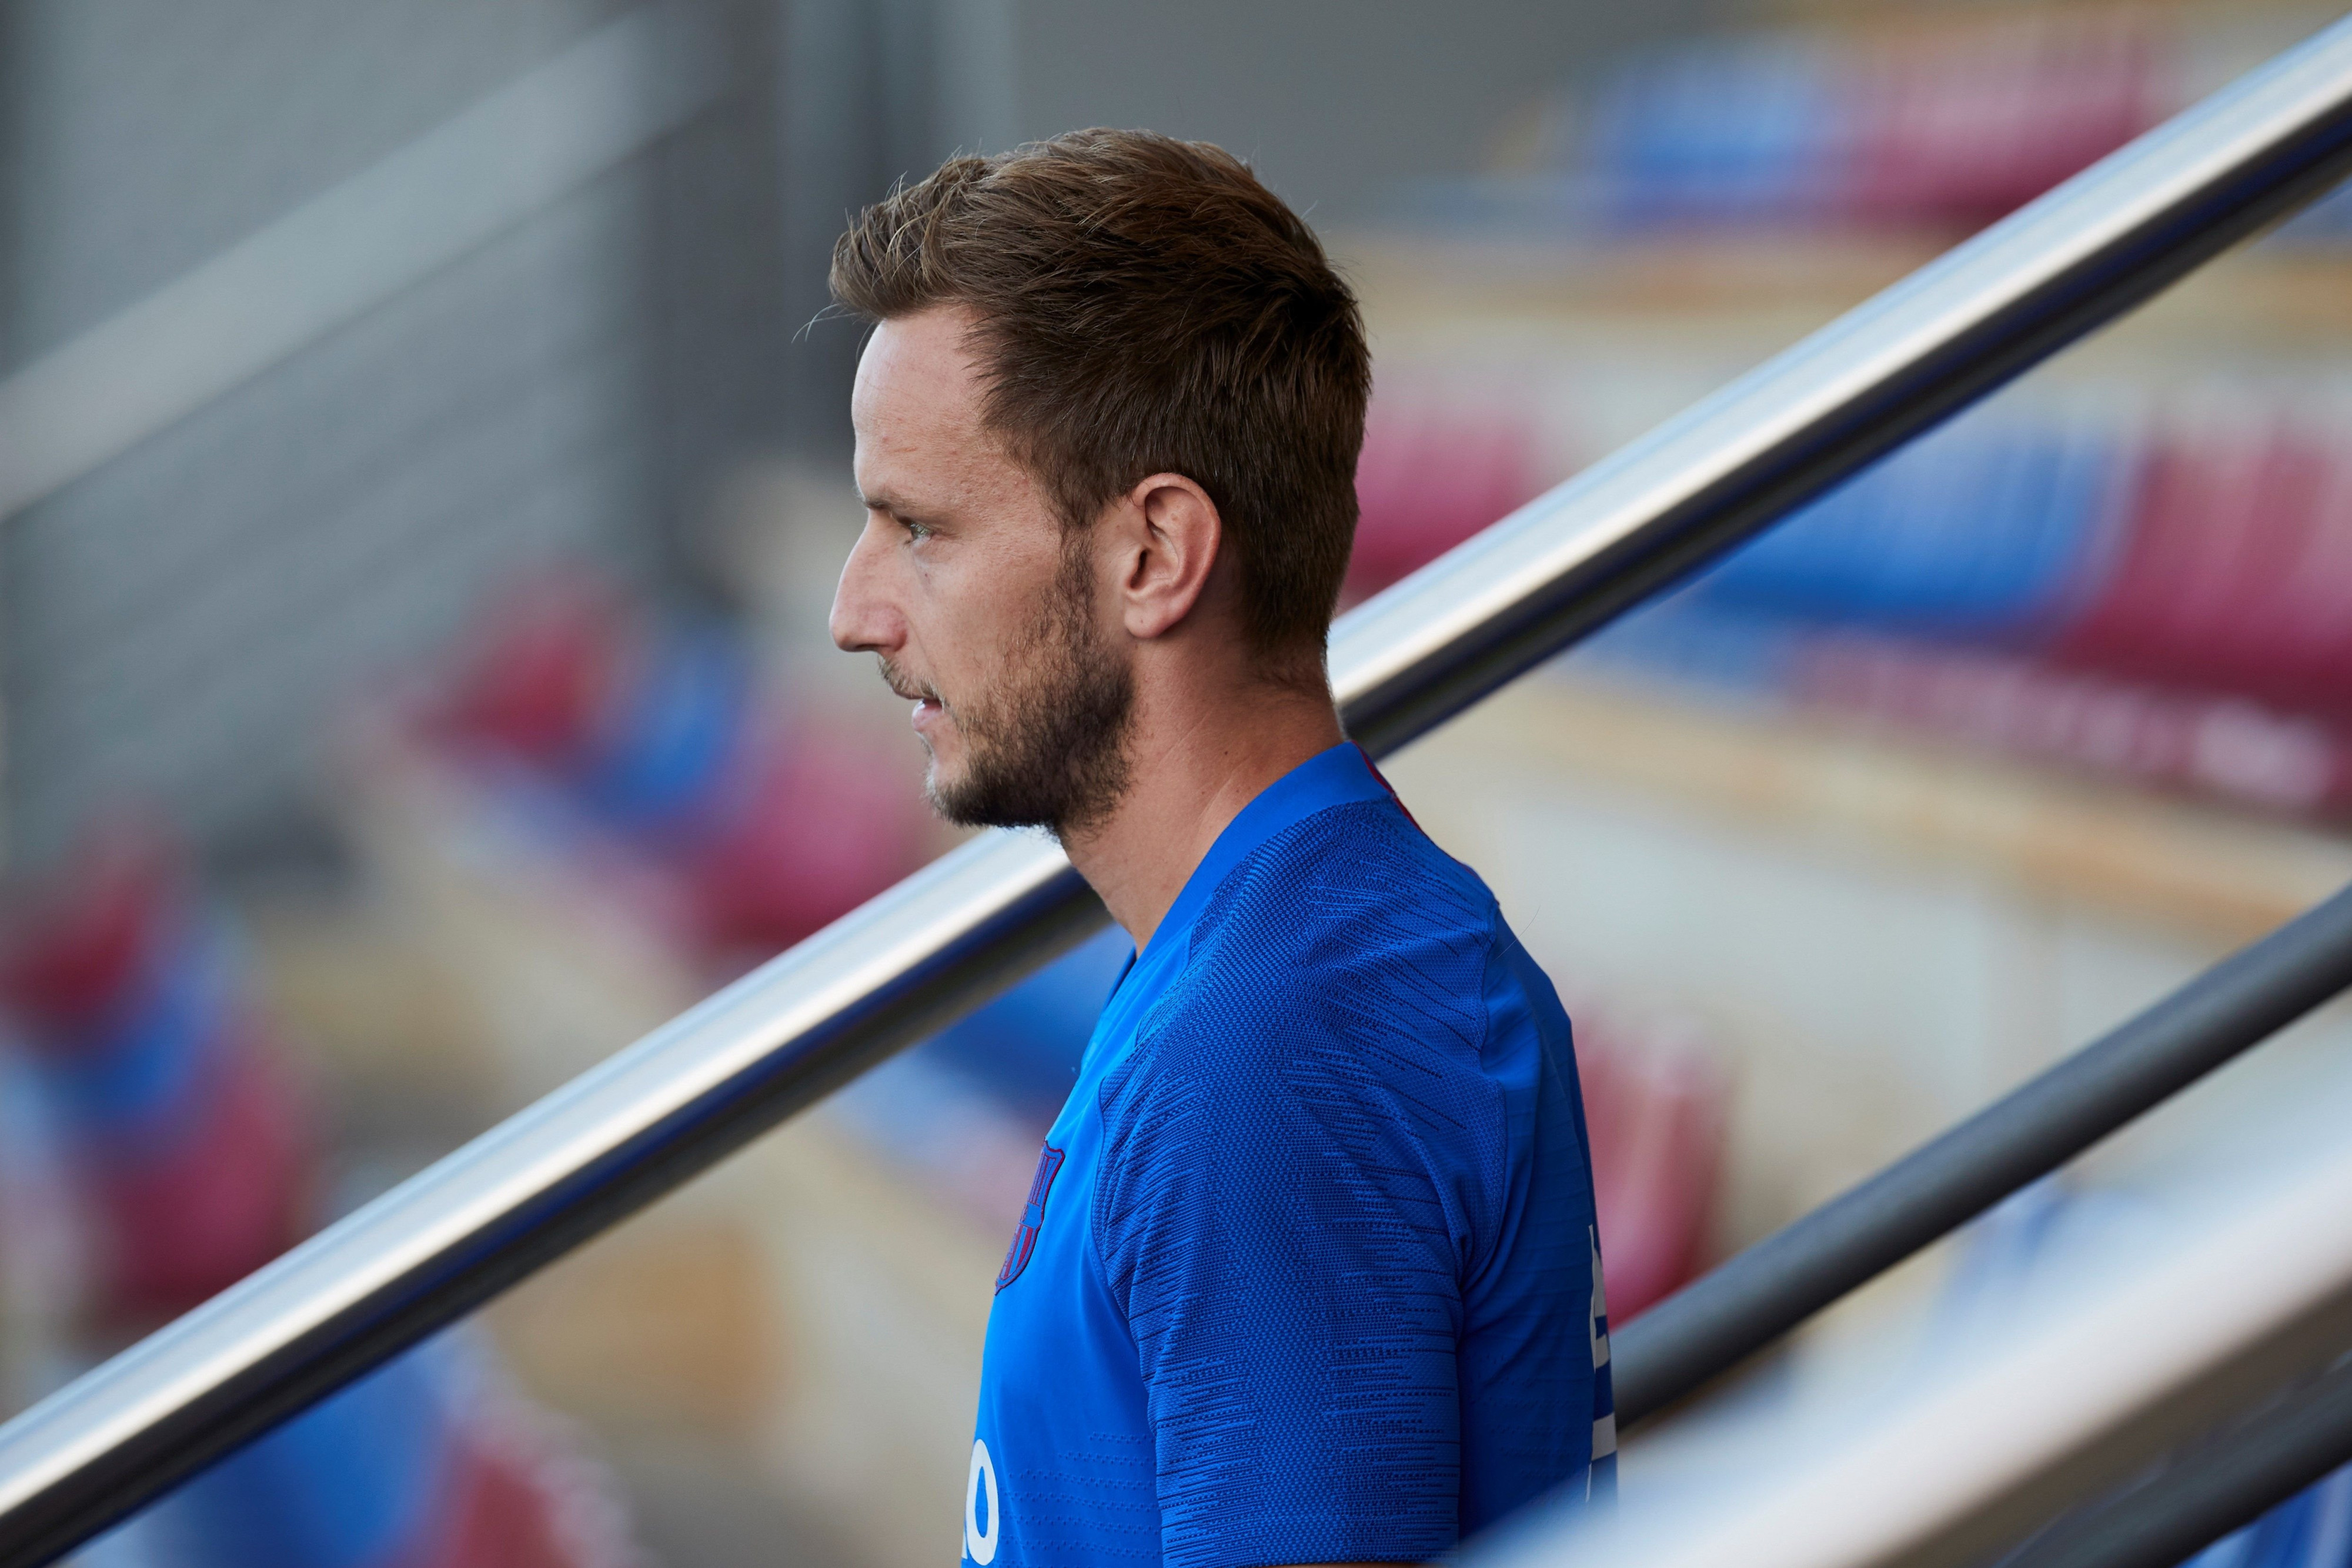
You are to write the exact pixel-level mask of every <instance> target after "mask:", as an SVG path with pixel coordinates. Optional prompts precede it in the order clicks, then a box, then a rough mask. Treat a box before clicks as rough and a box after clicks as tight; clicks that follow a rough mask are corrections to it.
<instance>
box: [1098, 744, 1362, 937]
mask: <svg viewBox="0 0 2352 1568" xmlns="http://www.w3.org/2000/svg"><path fill="white" fill-rule="evenodd" d="M1361 800H1388V801H1391V802H1393V801H1394V800H1396V791H1395V790H1393V789H1390V788H1389V783H1388V780H1387V779H1383V778H1381V776H1380V773H1379V771H1378V770H1377V769H1376V768H1373V767H1372V759H1371V758H1369V757H1367V756H1365V755H1364V752H1363V748H1362V747H1359V746H1358V745H1356V743H1355V742H1353V741H1351V740H1343V741H1341V742H1340V743H1339V745H1337V746H1335V747H1331V748H1330V749H1329V750H1328V751H1318V752H1317V753H1316V754H1315V755H1314V756H1312V757H1310V758H1307V760H1306V761H1304V762H1302V763H1300V764H1299V765H1298V766H1297V767H1296V768H1292V769H1291V770H1290V771H1289V772H1287V773H1286V774H1284V775H1283V776H1282V777H1281V778H1279V779H1276V780H1275V781H1274V782H1273V783H1271V784H1269V785H1267V786H1266V787H1265V789H1261V790H1259V791H1258V794H1257V798H1256V799H1255V800H1252V801H1251V802H1250V803H1249V804H1248V805H1246V806H1244V807H1243V808H1242V810H1241V814H1240V815H1239V816H1236V817H1235V818H1234V820H1233V821H1230V822H1228V823H1226V824H1225V831H1223V832H1221V833H1219V834H1218V835H1217V841H1216V842H1215V843H1213V844H1211V845H1210V846H1209V852H1208V853H1207V854H1205V855H1203V856H1202V857H1201V863H1200V864H1199V865H1197V866H1195V867H1193V868H1192V875H1191V876H1190V877H1188V878H1186V879H1185V883H1184V890H1183V891H1182V892H1181V893H1179V894H1177V895H1176V902H1175V903H1174V904H1171V905H1169V908H1168V914H1167V916H1166V918H1164V919H1162V920H1161V921H1160V925H1159V928H1158V929H1156V930H1155V931H1153V932H1152V934H1151V942H1150V946H1147V947H1146V948H1145V949H1144V951H1143V953H1142V954H1140V955H1139V956H1138V962H1140V961H1141V960H1142V959H1143V958H1144V957H1148V956H1150V955H1152V954H1156V953H1159V952H1160V951H1161V950H1162V949H1164V948H1166V947H1168V946H1171V945H1173V944H1175V943H1179V942H1181V941H1182V940H1183V939H1184V936H1185V935H1186V933H1188V932H1190V931H1191V930H1192V923H1193V922H1194V921H1195V920H1198V919H1199V918H1200V917H1201V911H1202V909H1204V908H1205V907H1207V905H1208V902H1209V899H1210V897H1211V896H1212V895H1213V894H1215V892H1216V891H1217V888H1218V886H1219V885H1220V884H1221V883H1223V882H1224V880H1225V877H1226V874H1227V873H1230V872H1231V871H1232V870H1233V869H1234V867H1235V866H1237V865H1239V864H1241V862H1244V860H1247V859H1248V858H1249V857H1250V855H1251V853H1252V852H1254V851H1255V850H1256V849H1257V847H1258V846H1259V845H1261V844H1263V843H1265V841H1267V840H1268V839H1271V838H1273V837H1274V836H1275V835H1276V834H1277V833H1279V832H1282V831H1284V830H1285V829H1287V828H1290V827H1292V826H1294V825H1296V824H1297V823H1299V822H1302V821H1306V820H1307V818H1309V817H1311V816H1313V815H1315V813H1316V812H1318V811H1328V810H1330V809H1331V808H1332V807H1334V806H1347V805H1352V804H1354V803H1356V802H1358V801H1361Z"/></svg>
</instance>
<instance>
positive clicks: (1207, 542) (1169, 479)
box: [1118, 474, 1224, 642]
mask: <svg viewBox="0 0 2352 1568" xmlns="http://www.w3.org/2000/svg"><path fill="white" fill-rule="evenodd" d="M1118 510H1119V511H1120V513H1121V514H1123V515H1122V517H1120V522H1121V523H1122V524H1123V525H1124V527H1122V528H1119V529H1118V543H1119V547H1120V549H1119V556H1120V559H1119V563H1118V569H1119V570H1118V597H1119V612H1120V616H1121V619H1122V620H1123V622H1125V624H1126V627H1127V633H1128V635H1129V636H1130V637H1133V638H1135V639H1136V640H1137V641H1138V642H1150V640H1151V639H1153V638H1155V637H1162V636H1165V635H1167V633H1168V632H1171V631H1172V630H1174V629H1175V628H1176V627H1177V626H1179V625H1181V624H1182V623H1183V621H1184V619H1185V617H1187V616H1189V615H1190V614H1192V610H1193V607H1194V606H1195V605H1197V604H1198V603H1199V602H1200V601H1201V594H1202V591H1203V590H1205V589H1206V588H1207V586H1208V582H1209V573H1210V571H1211V570H1213V568H1214V567H1215V566H1216V564H1217V552H1218V550H1219V549H1221V548H1222V547H1223V543H1224V523H1223V519H1222V518H1220V517H1218V516H1217V504H1216V503H1215V502H1214V501H1212V500H1211V499H1209V493H1208V492H1207V491H1206V490H1203V489H1202V488H1201V486H1198V485H1196V484H1194V483H1193V482H1192V480H1190V479H1187V478H1185V477H1184V476H1182V475H1181V474H1154V475H1153V476H1150V478H1148V479H1146V480H1144V481H1143V482H1142V483H1141V484H1139V485H1138V486H1136V487H1135V488H1134V489H1132V490H1130V491H1129V492H1128V493H1127V496H1126V497H1125V499H1124V500H1123V501H1121V502H1120V504H1119V507H1118Z"/></svg>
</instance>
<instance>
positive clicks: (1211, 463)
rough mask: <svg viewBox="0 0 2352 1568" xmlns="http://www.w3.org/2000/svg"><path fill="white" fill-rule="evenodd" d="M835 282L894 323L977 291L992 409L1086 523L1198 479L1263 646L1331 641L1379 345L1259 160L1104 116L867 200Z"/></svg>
mask: <svg viewBox="0 0 2352 1568" xmlns="http://www.w3.org/2000/svg"><path fill="white" fill-rule="evenodd" d="M833 293H834V298H835V299H837V300H839V301H840V302H841V303H842V304H843V305H844V306H845V307H847V308H849V309H851V310H853V311H855V312H856V313H857V314H859V315H861V316H864V317H866V318H867V319H871V320H877V321H879V320H887V319H891V318H894V317H903V316H910V315H913V314H915V313H917V312H919V311H921V310H925V309H929V308H931V307H933V306H938V305H961V306H963V307H966V308H969V309H971V311H972V313H973V315H974V316H975V318H976V319H977V322H978V326H977V333H978V336H979V340H980V343H981V346H982V353H983V354H984V356H985V358H986V361H987V366H988V376H989V390H988V392H987V396H986V402H985V405H984V407H985V413H984V417H985V418H986V419H987V421H988V423H989V424H990V426H991V427H992V428H993V429H994V430H996V431H997V432H998V433H999V434H1001V435H1003V437H1004V438H1005V439H1006V440H1007V441H1008V443H1009V444H1010V446H1011V449H1012V451H1013V455H1014V456H1015V457H1016V458H1017V459H1019V460H1020V461H1021V462H1022V463H1023V464H1024V465H1026V466H1027V467H1028V468H1029V470H1030V471H1031V472H1032V473H1033V474H1034V475H1035V476H1036V477H1037V478H1038V480H1039V482H1040V484H1041V485H1042V486H1043V487H1044V488H1045V493H1046V495H1047V497H1048V498H1049V499H1050V500H1051V501H1052V502H1053V504H1054V506H1055V509H1056V510H1057V511H1058V512H1059V513H1060V514H1061V516H1062V517H1063V520H1064V522H1065V524H1066V525H1067V526H1071V527H1077V526H1082V525H1084V524H1086V523H1087V522H1090V521H1091V520H1092V519H1093V518H1095V517H1097V516H1099V515H1100V513H1101V511H1102V508H1103V507H1105V506H1107V505H1108V504H1109V503H1110V502H1111V501H1112V500H1114V499H1116V498H1117V497H1119V496H1122V495H1124V494H1126V493H1127V491H1128V490H1129V488H1131V487H1132V486H1135V485H1136V484H1138V483H1139V482H1140V481H1142V480H1143V479H1145V478H1146V477H1148V476H1150V475H1153V474H1159V473H1173V474H1181V475H1183V476H1185V477H1187V478H1189V479H1191V480H1192V481H1193V482H1194V483H1195V484H1197V485H1199V486H1201V487H1202V489H1203V490H1205V491H1207V492H1208V494H1209V497H1210V498H1211V499H1212V500H1213V501H1215V502H1216V504H1217V509H1218V512H1219V514H1220V516H1221V517H1223V522H1224V529H1225V538H1226V539H1227V540H1228V541H1229V548H1231V549H1233V550H1234V554H1235V559H1236V560H1237V562H1238V565H1239V570H1238V577H1239V589H1240V597H1241V612H1242V622H1243V626H1242V629H1243V634H1244V636H1245V637H1247V638H1248V639H1249V641H1250V643H1251V645H1252V646H1253V647H1254V648H1255V649H1256V650H1257V651H1259V652H1260V653H1264V654H1267V655H1270V656H1276V657H1279V656H1283V655H1296V654H1297V653H1303V652H1305V651H1306V650H1307V649H1308V648H1310V647H1311V648H1312V649H1314V650H1315V651H1317V652H1318V653H1319V652H1320V650H1321V648H1322V646H1323V641H1324V637H1325V634H1326V632H1328V628H1329V626H1330V622H1331V612H1332V611H1333V609H1334V607H1335V606H1336V605H1337V603H1338V601H1339V582H1340V579H1341V578H1342V577H1343V576H1344V575H1345V574H1346V572H1347V567H1348V552H1349V548H1350V546H1351V545H1352V543H1353V541H1354V538H1355V531H1356V457H1357V454H1358V452H1359V451H1360V448H1361V447H1362V445H1363V439H1364V403H1365V401H1366V399H1367V397H1368V396H1369V395H1370V390H1371V361H1370V353H1369V351H1368V350H1367V349H1366V348H1365V344H1364V328H1363V320H1362V318H1361V316H1360V314H1359V313H1358V310H1357V308H1356V297H1355V295H1354V294H1353V293H1352V292H1351V291H1350V290H1349V287H1348V286H1347V284H1346V283H1345V282H1344V281H1342V280H1341V278H1340V277H1339V274H1338V273H1337V272H1336V271H1334V270H1333V268H1332V267H1331V264H1330V262H1329V260H1328V258H1327V257H1326V256H1324V254H1323V247H1322V246H1321V245H1320V244H1319V243H1318V241H1317V240H1316V237H1315V235H1314V233H1313V231H1312V230H1310V229H1308V228H1307V225H1305V224H1304V223H1302V222H1300V221H1299V218H1298V215H1297V214H1295V213H1293V212H1292V211H1291V210H1290V209H1289V208H1288V207H1287V206H1286V205H1284V204H1283V202H1282V199H1281V198H1280V197H1278V196H1276V194H1275V193H1273V192H1271V191H1269V190H1267V189H1266V188H1265V185H1264V184H1262V183H1260V182H1259V181H1258V178H1257V176H1256V175H1255V174H1253V173H1252V172H1250V171H1249V168H1248V166H1247V165H1246V164H1244V163H1243V162H1242V161H1241V160H1240V159H1238V158H1235V157H1234V155H1233V154H1232V153H1230V152H1226V151H1224V150H1223V148H1221V147H1215V146H1212V145H1210V144H1209V143H1208V142H1205V141H1177V140H1175V139H1174V138H1172V137H1168V136H1160V135H1156V134H1154V133H1152V132H1150V131H1103V130H1095V131H1071V132H1069V133H1067V134H1066V135H1062V136H1056V137H1055V138H1054V139H1052V140H1051V141H1034V142H1031V143H1029V144H1027V145H1025V146H1023V147H1018V148H1015V149H1014V150H1013V151H1012V152H1003V153H999V154H997V155H996V156H994V157H990V158H973V157H959V158H951V159H950V160H949V161H948V162H946V163H944V164H941V165H940V169H939V170H938V172H935V173H933V174H932V175H931V176H930V177H929V179H927V180H925V181H923V182H922V183H920V184H918V185H913V186H907V185H903V184H902V185H901V186H900V187H899V188H898V189H896V190H894V191H892V192H891V193H890V194H889V195H888V196H887V198H886V199H884V200H883V201H881V202H880V203H877V204H876V205H874V206H871V207H868V208H866V211H864V212H863V213H860V214H858V216H857V220H856V223H854V224H852V225H850V228H849V232H848V233H846V234H845V235H842V236H841V240H840V242H839V243H838V244H837V245H836V246H835V247H834V253H833Z"/></svg>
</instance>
